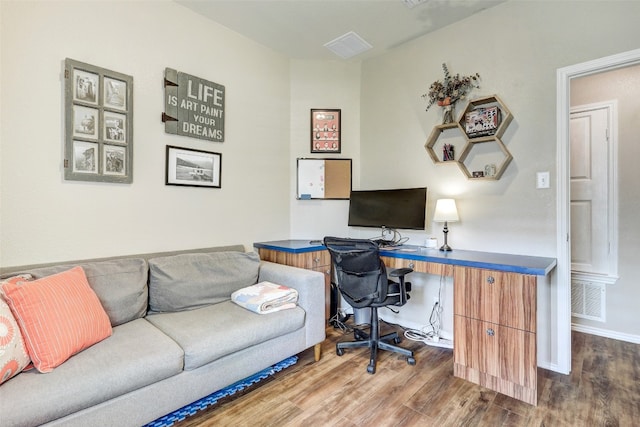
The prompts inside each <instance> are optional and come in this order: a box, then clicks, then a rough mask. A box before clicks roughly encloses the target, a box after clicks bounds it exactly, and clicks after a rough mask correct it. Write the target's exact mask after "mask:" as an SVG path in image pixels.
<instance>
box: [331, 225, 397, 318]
mask: <svg viewBox="0 0 640 427" xmlns="http://www.w3.org/2000/svg"><path fill="white" fill-rule="evenodd" d="M324 245H325V246H326V248H327V249H328V250H329V254H330V255H331V261H332V263H333V279H332V281H333V282H334V283H335V285H336V286H337V287H338V289H339V290H340V293H341V294H342V296H343V297H344V299H345V300H346V301H347V302H348V303H349V305H351V306H352V307H354V308H363V307H369V306H371V305H375V304H376V303H380V302H382V301H384V300H385V299H386V298H387V289H388V286H389V282H388V279H387V271H386V268H385V266H384V263H383V262H382V260H380V255H379V253H378V245H377V244H376V243H374V242H372V241H371V240H368V239H348V238H341V237H325V238H324Z"/></svg>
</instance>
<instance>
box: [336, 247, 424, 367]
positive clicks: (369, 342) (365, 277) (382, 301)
mask: <svg viewBox="0 0 640 427" xmlns="http://www.w3.org/2000/svg"><path fill="white" fill-rule="evenodd" d="M324 245H325V246H326V248H327V249H328V250H329V253H330V254H331V261H332V264H333V269H332V271H333V273H332V285H333V286H336V287H337V288H338V289H339V290H340V293H341V294H342V296H343V297H344V299H345V300H346V301H347V302H348V303H349V305H351V306H352V307H353V308H366V307H368V308H370V309H371V329H370V331H369V333H368V334H367V333H365V332H363V331H359V330H356V331H355V332H354V336H355V338H356V340H355V341H347V342H338V343H337V344H336V353H337V355H338V356H342V355H343V354H344V349H345V348H359V347H368V348H370V349H371V356H370V358H369V366H367V372H369V373H370V374H374V373H375V372H376V359H377V355H378V349H380V350H388V351H393V352H395V353H400V354H403V355H405V356H407V363H409V365H415V364H416V359H414V358H413V352H412V351H411V350H407V349H404V348H401V347H398V346H395V345H393V344H391V343H390V342H391V341H393V343H394V344H399V343H400V337H398V334H397V332H393V333H391V334H387V335H384V336H382V337H381V336H380V325H379V322H378V308H379V307H385V306H391V305H393V306H402V305H404V304H405V303H406V302H407V299H409V295H408V294H407V291H409V290H411V283H409V282H405V277H404V276H406V275H407V274H409V273H411V272H412V271H413V270H412V269H410V268H399V269H397V270H393V271H391V273H389V275H390V276H391V277H395V278H398V282H395V281H392V280H390V279H389V278H388V277H387V270H386V268H385V265H384V262H382V260H381V259H380V255H379V254H378V245H377V244H376V243H374V242H372V241H371V240H366V239H346V238H339V237H325V238H324Z"/></svg>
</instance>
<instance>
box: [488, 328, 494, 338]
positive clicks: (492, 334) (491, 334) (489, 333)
mask: <svg viewBox="0 0 640 427" xmlns="http://www.w3.org/2000/svg"><path fill="white" fill-rule="evenodd" d="M495 334H496V331H494V330H493V329H491V328H489V329H487V335H489V336H490V337H492V336H494V335H495Z"/></svg>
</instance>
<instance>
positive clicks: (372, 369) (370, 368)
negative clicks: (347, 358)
mask: <svg viewBox="0 0 640 427" xmlns="http://www.w3.org/2000/svg"><path fill="white" fill-rule="evenodd" d="M367 372H368V373H370V374H372V375H373V374H375V373H376V367H375V366H374V365H369V366H367Z"/></svg>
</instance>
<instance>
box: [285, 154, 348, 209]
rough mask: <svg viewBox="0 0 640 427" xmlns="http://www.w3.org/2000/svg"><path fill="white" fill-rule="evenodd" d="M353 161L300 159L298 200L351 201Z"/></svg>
mask: <svg viewBox="0 0 640 427" xmlns="http://www.w3.org/2000/svg"><path fill="white" fill-rule="evenodd" d="M350 194H351V159H298V174H297V194H296V199H299V200H310V199H330V200H344V199H349V196H350Z"/></svg>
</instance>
